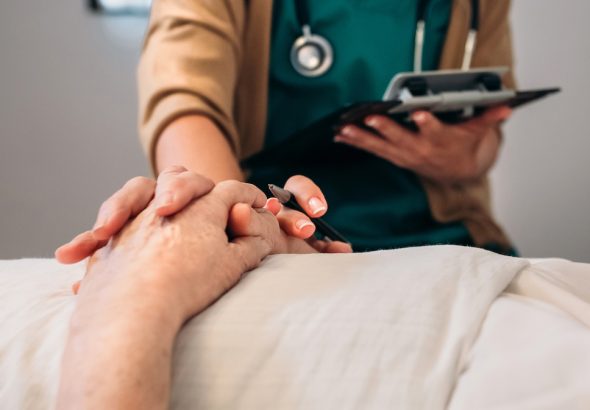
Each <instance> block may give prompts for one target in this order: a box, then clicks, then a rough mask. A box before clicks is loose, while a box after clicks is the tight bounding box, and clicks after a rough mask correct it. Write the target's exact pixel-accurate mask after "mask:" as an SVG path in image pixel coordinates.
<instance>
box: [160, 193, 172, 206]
mask: <svg viewBox="0 0 590 410" xmlns="http://www.w3.org/2000/svg"><path fill="white" fill-rule="evenodd" d="M172 199H173V195H172V192H164V193H163V194H162V195H159V196H158V199H157V200H156V208H163V207H165V206H168V205H170V204H171V203H172Z"/></svg>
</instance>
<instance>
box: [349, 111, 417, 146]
mask: <svg viewBox="0 0 590 410" xmlns="http://www.w3.org/2000/svg"><path fill="white" fill-rule="evenodd" d="M365 125H367V126H368V127H370V128H372V129H374V130H375V131H376V132H377V134H379V135H381V136H382V137H383V138H384V139H386V140H387V141H390V142H392V143H394V144H396V145H397V146H398V147H404V148H407V149H411V148H412V147H413V146H414V145H416V144H418V143H419V141H418V140H419V135H418V134H416V133H414V132H412V131H410V130H408V129H407V128H404V127H402V126H401V125H400V124H398V123H397V122H395V121H393V120H392V119H391V118H388V117H385V116H383V115H371V116H368V117H367V118H366V119H365ZM350 127H351V128H349V127H345V129H343V130H342V131H343V133H344V135H346V134H347V133H348V132H350V134H351V136H354V135H353V134H355V133H358V132H359V131H363V130H362V129H360V128H358V127H354V126H350Z"/></svg>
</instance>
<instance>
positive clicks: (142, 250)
mask: <svg viewBox="0 0 590 410" xmlns="http://www.w3.org/2000/svg"><path fill="white" fill-rule="evenodd" d="M265 202H266V197H265V196H264V194H263V193H262V192H261V191H259V190H258V189H257V188H255V187H254V186H252V185H248V184H242V183H239V182H231V181H228V182H223V183H220V184H218V185H217V186H216V187H215V188H214V189H213V190H212V191H211V193H209V194H207V195H205V196H204V197H202V198H200V199H198V200H196V201H194V202H193V203H191V204H190V205H188V206H187V207H186V208H185V209H183V211H182V212H179V213H178V214H175V215H174V216H172V217H160V216H158V215H157V214H156V212H155V206H154V205H153V204H151V205H149V206H148V207H147V208H146V209H145V210H144V211H142V212H141V213H140V214H139V215H138V216H137V217H136V218H134V219H133V220H131V221H130V222H129V223H128V224H127V225H126V226H125V227H124V228H123V229H122V230H121V231H120V233H118V234H117V235H116V236H115V237H114V238H113V239H112V240H111V241H110V242H109V243H108V244H107V245H106V246H104V247H102V248H101V249H99V250H98V251H96V252H95V253H94V255H93V256H92V257H91V259H90V261H89V264H88V270H87V275H86V277H85V278H84V281H83V286H82V287H81V290H80V296H81V297H83V298H86V297H92V298H95V299H96V302H97V303H108V300H101V299H104V298H107V299H108V298H109V294H111V295H112V296H113V297H114V299H116V296H117V294H118V293H120V292H123V293H125V294H129V295H132V294H135V295H138V296H141V297H148V298H153V299H154V300H157V301H159V302H158V303H167V304H168V305H169V306H171V307H172V306H173V307H174V308H175V309H178V314H179V315H180V318H181V319H182V320H186V319H187V318H189V317H191V316H193V315H195V314H197V313H198V312H200V311H201V310H203V309H204V308H206V307H207V306H208V305H209V304H210V303H212V302H213V301H215V300H216V299H217V298H218V297H220V296H221V295H222V294H223V293H224V292H226V291H227V290H228V289H229V288H230V287H232V286H233V285H235V283H236V282H237V281H238V280H239V279H240V277H241V275H242V274H243V273H244V272H247V271H248V270H250V269H252V268H254V267H255V266H257V265H258V264H259V263H260V261H261V260H262V259H263V258H264V257H266V256H267V255H269V254H270V253H271V252H273V251H277V250H281V249H283V248H284V247H286V246H287V242H286V241H285V238H284V236H283V234H282V233H281V230H280V228H279V225H278V222H277V221H276V218H275V217H274V215H272V213H270V212H268V211H266V210H264V209H260V208H262V207H263V206H264V204H265ZM236 204H241V205H240V207H238V208H237V209H242V210H241V211H240V212H244V211H248V212H249V215H248V217H249V218H250V219H251V223H250V224H249V226H248V227H247V228H248V229H249V231H248V232H247V233H251V234H252V235H250V236H239V235H240V234H241V233H242V232H237V233H236V236H235V237H234V238H233V239H230V238H229V237H228V235H227V233H226V227H227V225H228V221H229V218H230V211H231V210H232V209H233V208H234V206H235V205H236ZM253 207H254V208H258V210H254V209H253ZM113 286H115V287H116V289H117V290H116V291H112V289H113ZM107 287H110V288H111V292H104V291H102V290H101V289H106V288H107Z"/></svg>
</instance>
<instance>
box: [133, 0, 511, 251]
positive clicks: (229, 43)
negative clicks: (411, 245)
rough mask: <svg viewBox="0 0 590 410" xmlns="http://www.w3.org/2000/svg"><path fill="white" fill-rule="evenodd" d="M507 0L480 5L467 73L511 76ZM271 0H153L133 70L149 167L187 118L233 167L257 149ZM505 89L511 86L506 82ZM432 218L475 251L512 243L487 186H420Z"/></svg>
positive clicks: (464, 3) (447, 52)
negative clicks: (209, 128) (166, 136)
mask: <svg viewBox="0 0 590 410" xmlns="http://www.w3.org/2000/svg"><path fill="white" fill-rule="evenodd" d="M509 9H510V0H480V29H479V36H478V43H477V47H476V50H475V54H474V56H473V64H472V65H473V66H474V67H484V66H509V67H512V45H511V34H510V25H509V20H508V13H509ZM470 13H471V7H470V1H469V0H454V2H453V7H452V12H451V21H450V25H449V29H448V33H447V38H446V41H445V45H444V48H443V52H442V55H441V61H440V68H441V69H445V68H459V67H460V66H461V62H462V58H463V50H464V45H465V40H466V38H467V33H468V30H469V19H470ZM271 20H272V1H271V0H155V2H154V4H153V8H152V15H151V19H150V24H149V28H148V32H147V35H146V39H145V44H144V48H143V53H142V56H141V61H140V64H139V70H138V71H139V73H138V77H139V106H140V110H139V128H140V135H141V141H142V145H143V147H144V149H145V150H146V153H147V155H148V156H149V158H150V160H151V162H152V165H153V164H154V151H155V146H156V141H157V138H158V137H159V135H160V134H161V132H162V131H163V130H164V128H165V127H166V126H167V125H168V124H170V123H171V122H172V121H173V120H175V119H176V118H178V117H180V116H183V115H188V114H204V115H207V116H209V117H210V118H211V119H212V120H213V121H215V123H216V124H217V125H218V126H219V128H220V129H221V130H222V131H223V133H224V134H225V135H226V136H227V137H228V139H229V141H230V142H231V143H232V146H233V148H234V150H235V152H236V155H237V156H238V157H239V158H244V157H247V156H249V155H251V154H253V153H255V152H257V151H258V150H260V149H261V148H262V146H263V139H264V134H265V125H266V109H267V97H268V95H267V93H268V69H269V67H268V66H269V49H270V27H271ZM504 82H505V84H506V85H507V86H513V85H514V79H513V77H512V73H509V74H508V75H507V76H506V78H505V79H504ZM422 183H423V185H424V188H425V190H426V192H427V195H428V199H429V203H430V208H431V211H432V214H433V217H434V218H435V219H436V220H437V221H439V222H450V221H463V222H464V223H465V225H466V227H467V229H468V230H469V232H470V233H471V235H472V237H473V239H474V241H475V243H476V245H485V244H486V243H496V244H499V245H503V246H506V247H509V246H510V242H509V240H508V238H507V237H506V235H505V234H504V233H503V232H502V230H501V228H500V227H499V226H498V225H497V224H496V223H495V222H494V220H493V218H492V216H491V209H490V193H489V184H488V180H487V178H482V179H481V180H479V181H476V182H471V183H461V184H450V185H441V184H439V183H436V182H434V181H431V180H428V179H425V178H422Z"/></svg>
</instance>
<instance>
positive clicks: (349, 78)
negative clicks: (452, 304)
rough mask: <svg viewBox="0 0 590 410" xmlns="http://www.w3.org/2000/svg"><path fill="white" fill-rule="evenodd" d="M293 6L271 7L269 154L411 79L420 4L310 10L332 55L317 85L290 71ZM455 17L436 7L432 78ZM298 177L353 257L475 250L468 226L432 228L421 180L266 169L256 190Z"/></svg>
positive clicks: (373, 162) (386, 168)
mask: <svg viewBox="0 0 590 410" xmlns="http://www.w3.org/2000/svg"><path fill="white" fill-rule="evenodd" d="M295 1H299V0H280V1H275V2H274V5H273V19H272V40H271V55H270V75H269V102H268V119H267V128H266V138H265V144H266V145H267V146H270V145H275V144H277V143H280V142H281V141H282V140H284V139H286V138H288V137H289V136H290V135H292V134H293V133H294V132H296V131H298V130H300V129H302V128H303V127H305V126H306V125H308V124H310V123H311V122H313V121H315V120H317V119H318V118H320V117H322V116H324V115H326V114H328V113H330V112H333V111H334V110H336V109H338V108H340V107H342V106H345V105H347V104H350V103H352V102H356V101H367V100H379V99H381V97H382V95H383V93H384V91H385V88H386V87H387V84H388V83H389V81H390V79H391V78H392V76H394V75H395V74H396V73H399V72H402V71H412V70H413V58H414V36H415V29H416V21H417V11H418V2H417V1H416V0H347V1H342V0H317V1H312V0H303V1H307V2H308V7H309V14H310V27H311V31H312V33H316V34H319V35H322V36H324V37H325V38H326V39H328V40H329V41H330V43H331V44H332V47H333V49H334V64H333V66H332V67H331V69H330V70H329V71H328V72H327V73H326V74H324V75H322V76H320V77H315V78H308V77H303V76H301V75H300V74H298V73H297V72H296V71H295V70H294V69H293V67H292V66H291V63H290V57H289V56H290V51H291V46H292V45H293V42H294V40H295V39H296V38H297V37H299V36H300V35H301V27H300V26H299V22H298V21H297V17H296V11H295ZM450 11H451V0H431V1H430V2H429V6H428V10H427V15H426V33H425V46H424V54H423V68H424V70H433V69H436V68H437V67H438V62H439V58H440V54H441V51H442V48H443V44H444V41H445V37H446V32H447V28H448V24H449V18H450ZM312 149H313V147H310V150H312ZM295 174H302V175H306V176H308V177H310V178H312V179H313V180H314V181H315V182H316V183H317V184H318V185H319V186H320V187H321V189H322V191H323V192H324V194H325V196H326V199H327V201H328V204H329V211H328V213H327V215H326V216H325V218H324V219H325V220H326V222H328V223H330V224H332V225H333V226H334V227H335V228H336V229H337V230H339V231H340V232H341V233H342V234H343V235H344V236H345V237H346V238H347V239H349V240H350V241H351V242H352V244H353V247H354V249H355V251H368V250H376V249H391V248H398V247H406V246H417V245H427V244H441V243H446V244H460V245H472V244H473V243H472V240H471V238H470V236H469V233H468V231H467V229H466V228H465V226H464V225H463V224H462V223H460V222H457V223H449V224H441V223H438V222H436V221H435V220H434V219H433V217H432V215H431V212H430V208H429V205H428V201H427V197H426V194H425V192H424V189H423V188H422V185H421V183H420V181H419V179H418V178H417V177H416V175H415V174H414V173H412V172H410V171H408V170H405V169H402V168H399V167H397V166H396V165H393V164H391V163H389V162H387V161H385V160H382V159H380V158H377V157H374V156H370V157H368V159H366V160H362V161H360V162H354V163H348V164H342V165H330V166H322V165H305V166H303V165H302V166H299V167H291V168H289V169H284V168H279V167H260V168H258V169H254V170H253V172H252V174H251V178H250V181H251V182H252V183H255V184H256V185H258V186H259V187H260V188H261V189H263V190H264V191H265V192H266V191H267V189H266V185H267V184H268V183H274V184H284V183H285V181H286V179H287V178H288V177H289V176H291V175H295Z"/></svg>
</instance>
